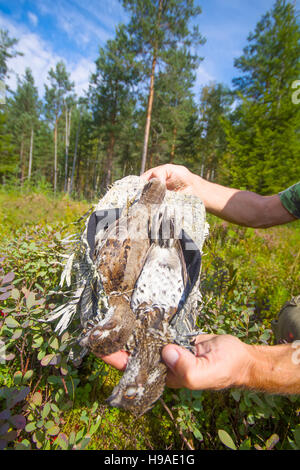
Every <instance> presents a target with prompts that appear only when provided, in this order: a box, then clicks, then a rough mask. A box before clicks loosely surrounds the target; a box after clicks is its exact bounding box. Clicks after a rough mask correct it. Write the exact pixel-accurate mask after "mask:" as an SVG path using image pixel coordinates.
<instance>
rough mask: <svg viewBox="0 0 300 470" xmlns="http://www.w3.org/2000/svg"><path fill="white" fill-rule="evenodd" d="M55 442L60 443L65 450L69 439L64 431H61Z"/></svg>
mask: <svg viewBox="0 0 300 470" xmlns="http://www.w3.org/2000/svg"><path fill="white" fill-rule="evenodd" d="M55 444H57V445H59V446H60V447H61V448H62V449H63V450H67V449H68V445H69V441H68V438H67V436H66V434H64V433H63V432H60V433H59V435H58V436H57V439H56V440H55Z"/></svg>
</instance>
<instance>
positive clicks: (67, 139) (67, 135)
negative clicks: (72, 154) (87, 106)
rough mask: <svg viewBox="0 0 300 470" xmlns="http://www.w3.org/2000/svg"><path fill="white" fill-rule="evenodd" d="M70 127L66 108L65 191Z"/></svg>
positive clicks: (66, 186) (69, 117)
mask: <svg viewBox="0 0 300 470" xmlns="http://www.w3.org/2000/svg"><path fill="white" fill-rule="evenodd" d="M70 129H71V110H70V111H69V113H68V110H67V109H66V140H65V142H66V143H65V187H64V191H65V193H66V192H67V190H68V166H69V144H70Z"/></svg>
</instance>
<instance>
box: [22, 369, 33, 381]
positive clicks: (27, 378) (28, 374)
mask: <svg viewBox="0 0 300 470" xmlns="http://www.w3.org/2000/svg"><path fill="white" fill-rule="evenodd" d="M32 376H33V370H28V371H27V372H26V373H25V375H24V377H23V380H25V381H27V380H29V379H31V377H32Z"/></svg>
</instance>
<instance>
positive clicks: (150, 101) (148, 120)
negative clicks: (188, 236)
mask: <svg viewBox="0 0 300 470" xmlns="http://www.w3.org/2000/svg"><path fill="white" fill-rule="evenodd" d="M162 7H163V0H159V5H158V15H157V24H156V26H157V28H159V25H160V17H161V11H162ZM157 48H158V45H157V44H155V46H154V49H153V57H152V68H151V78H150V90H149V96H148V106H147V117H146V126H145V135H144V146H143V154H142V163H141V173H140V174H143V173H144V171H145V168H146V161H147V149H148V141H149V132H150V124H151V115H152V106H153V97H154V77H155V66H156V62H157Z"/></svg>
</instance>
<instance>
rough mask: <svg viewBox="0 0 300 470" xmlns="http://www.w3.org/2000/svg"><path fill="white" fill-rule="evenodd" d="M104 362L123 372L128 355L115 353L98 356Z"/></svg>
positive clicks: (121, 352)
mask: <svg viewBox="0 0 300 470" xmlns="http://www.w3.org/2000/svg"><path fill="white" fill-rule="evenodd" d="M100 357H101V359H103V361H104V362H106V363H107V364H109V365H111V366H113V367H115V368H116V369H119V370H125V369H126V366H127V362H128V357H129V354H128V353H127V352H126V351H117V352H115V353H113V354H109V355H108V356H100Z"/></svg>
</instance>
